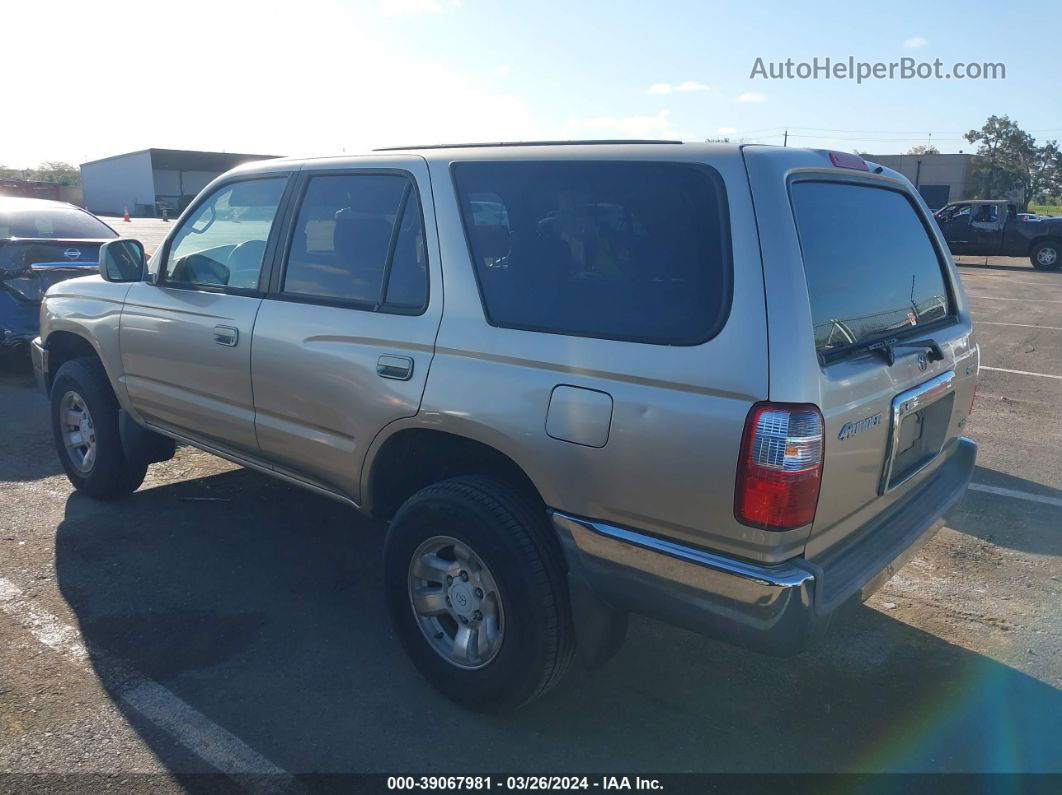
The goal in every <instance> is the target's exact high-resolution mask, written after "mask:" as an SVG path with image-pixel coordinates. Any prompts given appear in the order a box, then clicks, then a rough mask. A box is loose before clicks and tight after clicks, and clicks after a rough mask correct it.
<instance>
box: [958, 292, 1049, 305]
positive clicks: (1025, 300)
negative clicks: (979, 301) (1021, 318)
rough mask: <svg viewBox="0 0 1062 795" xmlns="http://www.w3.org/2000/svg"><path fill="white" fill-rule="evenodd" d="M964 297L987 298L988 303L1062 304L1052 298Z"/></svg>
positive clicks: (972, 296)
mask: <svg viewBox="0 0 1062 795" xmlns="http://www.w3.org/2000/svg"><path fill="white" fill-rule="evenodd" d="M966 297H967V298H987V299H988V300H989V301H1021V302H1022V303H1023V304H1029V303H1035V304H1062V301H1056V300H1054V299H1053V298H1004V297H1003V296H1001V295H970V294H969V293H967V294H966Z"/></svg>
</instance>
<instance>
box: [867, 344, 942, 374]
mask: <svg viewBox="0 0 1062 795" xmlns="http://www.w3.org/2000/svg"><path fill="white" fill-rule="evenodd" d="M897 348H919V349H921V350H924V351H927V355H926V358H927V359H928V360H929V361H931V362H940V361H943V360H944V351H942V350H941V349H940V345H938V344H937V341H936V340H929V339H927V340H911V341H910V342H898V341H897V340H896V339H891V340H881V341H880V342H872V343H871V344H870V345H868V346H867V350H868V351H873V352H874V353H880V354H881V356H882V358H883V359H885V361H886V362H887V363H888V365H889V367H892V366H893V365H894V364H896V349H897Z"/></svg>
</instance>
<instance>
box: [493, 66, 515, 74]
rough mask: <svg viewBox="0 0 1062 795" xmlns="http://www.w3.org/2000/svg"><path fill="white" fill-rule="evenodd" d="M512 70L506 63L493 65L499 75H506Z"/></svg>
mask: <svg viewBox="0 0 1062 795" xmlns="http://www.w3.org/2000/svg"><path fill="white" fill-rule="evenodd" d="M512 70H513V68H512V67H511V66H509V65H507V64H502V65H501V66H495V67H494V71H495V72H497V73H498V74H500V75H507V74H509V72H511V71H512Z"/></svg>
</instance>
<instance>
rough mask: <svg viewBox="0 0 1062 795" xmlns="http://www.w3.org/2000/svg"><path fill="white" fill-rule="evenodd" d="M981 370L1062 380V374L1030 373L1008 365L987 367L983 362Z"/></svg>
mask: <svg viewBox="0 0 1062 795" xmlns="http://www.w3.org/2000/svg"><path fill="white" fill-rule="evenodd" d="M979 369H981V370H991V371H992V372H994V373H1011V374H1012V375H1032V376H1036V377H1037V378H1055V379H1057V380H1059V381H1062V375H1052V374H1051V373H1030V372H1028V371H1027V370H1008V369H1007V368H1006V367H985V366H984V365H983V364H982V365H981V367H980V368H979Z"/></svg>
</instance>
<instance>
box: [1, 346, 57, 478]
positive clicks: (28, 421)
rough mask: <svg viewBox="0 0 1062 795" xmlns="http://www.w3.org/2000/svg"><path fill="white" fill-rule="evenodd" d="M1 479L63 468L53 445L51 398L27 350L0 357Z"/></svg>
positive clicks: (43, 475)
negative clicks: (40, 386) (39, 384)
mask: <svg viewBox="0 0 1062 795" xmlns="http://www.w3.org/2000/svg"><path fill="white" fill-rule="evenodd" d="M0 427H2V428H3V429H4V432H3V433H2V434H0V481H4V480H9V481H13V480H23V481H29V480H40V479H41V478H46V477H50V476H51V475H58V474H60V473H61V472H62V471H63V468H62V466H61V465H60V463H59V457H58V456H57V455H56V453H55V447H54V446H53V444H52V430H51V428H50V427H49V424H48V399H47V398H46V397H45V396H44V393H43V392H41V391H40V390H39V389H37V383H36V381H35V379H34V376H33V366H32V364H30V360H29V355H28V354H27V353H26V352H25V351H16V352H15V353H11V354H5V355H4V356H3V357H2V358H0Z"/></svg>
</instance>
